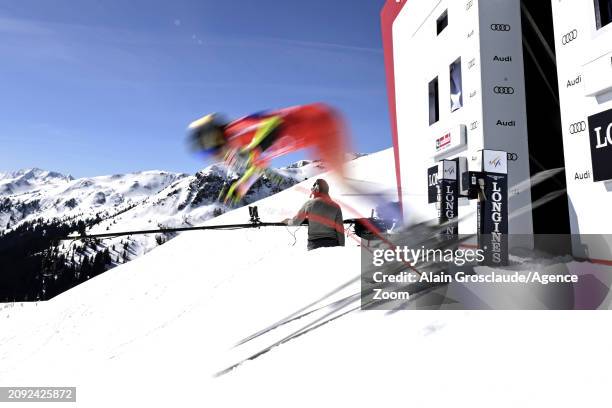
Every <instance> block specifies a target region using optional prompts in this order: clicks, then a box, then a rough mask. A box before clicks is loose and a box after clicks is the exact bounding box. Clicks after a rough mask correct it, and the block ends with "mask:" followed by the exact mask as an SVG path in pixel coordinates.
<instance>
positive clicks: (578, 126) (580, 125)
mask: <svg viewBox="0 0 612 408" xmlns="http://www.w3.org/2000/svg"><path fill="white" fill-rule="evenodd" d="M586 129H587V125H586V122H585V121H582V122H576V123H572V124H571V125H570V127H569V132H570V135H575V134H576V133H580V132H584V131H585V130H586Z"/></svg>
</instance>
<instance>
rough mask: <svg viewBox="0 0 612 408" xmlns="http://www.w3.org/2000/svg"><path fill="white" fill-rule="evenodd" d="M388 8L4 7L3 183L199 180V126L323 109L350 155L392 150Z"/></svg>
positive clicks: (207, 0) (361, 0)
mask: <svg viewBox="0 0 612 408" xmlns="http://www.w3.org/2000/svg"><path fill="white" fill-rule="evenodd" d="M383 3H384V0H308V1H298V0H285V1H281V0H257V1H251V0H236V1H229V0H215V1H212V0H174V1H171V2H170V1H163V2H162V1H151V0H148V1H143V0H129V1H125V0H123V1H119V0H78V1H75V0H56V1H53V2H50V1H47V0H30V1H23V0H3V1H2V3H0V61H2V63H1V64H0V77H1V78H2V81H1V84H2V86H1V87H0V171H7V170H16V169H19V168H25V167H41V168H45V169H49V170H56V171H60V172H63V173H69V174H72V175H74V176H75V177H82V176H93V175H102V174H113V173H121V172H129V171H138V170H146V169H161V170H170V171H181V172H188V173H191V172H194V171H196V170H198V169H200V168H202V167H203V166H204V164H205V163H203V162H202V161H201V159H200V158H198V157H196V156H194V155H193V154H191V153H190V152H189V151H188V150H187V149H186V147H185V128H186V126H187V124H188V123H189V122H191V121H192V120H194V119H197V118H198V117H200V116H201V115H203V114H205V113H209V112H223V113H224V114H225V115H226V116H228V117H230V118H231V117H237V116H242V115H244V114H248V113H251V112H255V111H260V110H263V109H269V108H280V107H285V106H290V105H296V104H304V103H309V102H315V101H323V102H327V103H329V104H332V105H333V106H335V107H337V108H338V109H339V110H340V111H342V112H343V113H344V115H345V117H346V119H347V120H348V123H349V126H350V129H351V133H352V136H353V150H355V151H360V152H372V151H377V150H380V149H383V148H386V147H389V146H391V135H390V130H389V117H388V110H387V99H386V98H387V96H386V88H385V73H384V64H383V54H382V47H381V39H380V20H379V13H380V10H381V8H382V6H383ZM306 156H307V153H306V152H302V153H299V154H293V155H292V156H291V157H287V158H285V159H284V160H281V161H280V162H279V163H275V164H276V165H279V164H285V163H286V162H288V161H294V160H296V159H299V158H303V157H306Z"/></svg>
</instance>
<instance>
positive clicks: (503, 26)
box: [491, 24, 511, 31]
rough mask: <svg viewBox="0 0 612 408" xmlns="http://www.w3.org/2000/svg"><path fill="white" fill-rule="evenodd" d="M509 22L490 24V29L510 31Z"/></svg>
mask: <svg viewBox="0 0 612 408" xmlns="http://www.w3.org/2000/svg"><path fill="white" fill-rule="evenodd" d="M510 29H511V27H510V24H491V31H510Z"/></svg>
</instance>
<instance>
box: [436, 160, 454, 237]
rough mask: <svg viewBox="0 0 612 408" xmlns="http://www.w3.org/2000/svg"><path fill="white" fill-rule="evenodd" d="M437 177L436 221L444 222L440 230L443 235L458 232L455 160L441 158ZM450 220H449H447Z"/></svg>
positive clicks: (451, 234) (452, 234)
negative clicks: (439, 172) (443, 226)
mask: <svg viewBox="0 0 612 408" xmlns="http://www.w3.org/2000/svg"><path fill="white" fill-rule="evenodd" d="M440 170H441V175H440V177H439V179H438V187H437V190H438V197H437V201H438V222H439V223H440V224H446V227H445V228H444V230H443V231H442V234H443V235H445V236H454V235H457V234H458V226H457V222H456V219H457V215H458V212H459V185H458V183H457V162H456V161H454V160H443V161H442V162H441V164H440ZM449 221H450V222H449Z"/></svg>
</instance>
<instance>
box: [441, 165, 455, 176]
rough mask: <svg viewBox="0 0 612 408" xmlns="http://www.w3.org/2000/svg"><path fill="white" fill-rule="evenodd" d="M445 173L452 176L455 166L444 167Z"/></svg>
mask: <svg viewBox="0 0 612 408" xmlns="http://www.w3.org/2000/svg"><path fill="white" fill-rule="evenodd" d="M444 174H446V175H448V176H452V175H453V174H455V168H454V167H449V168H446V169H444Z"/></svg>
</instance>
